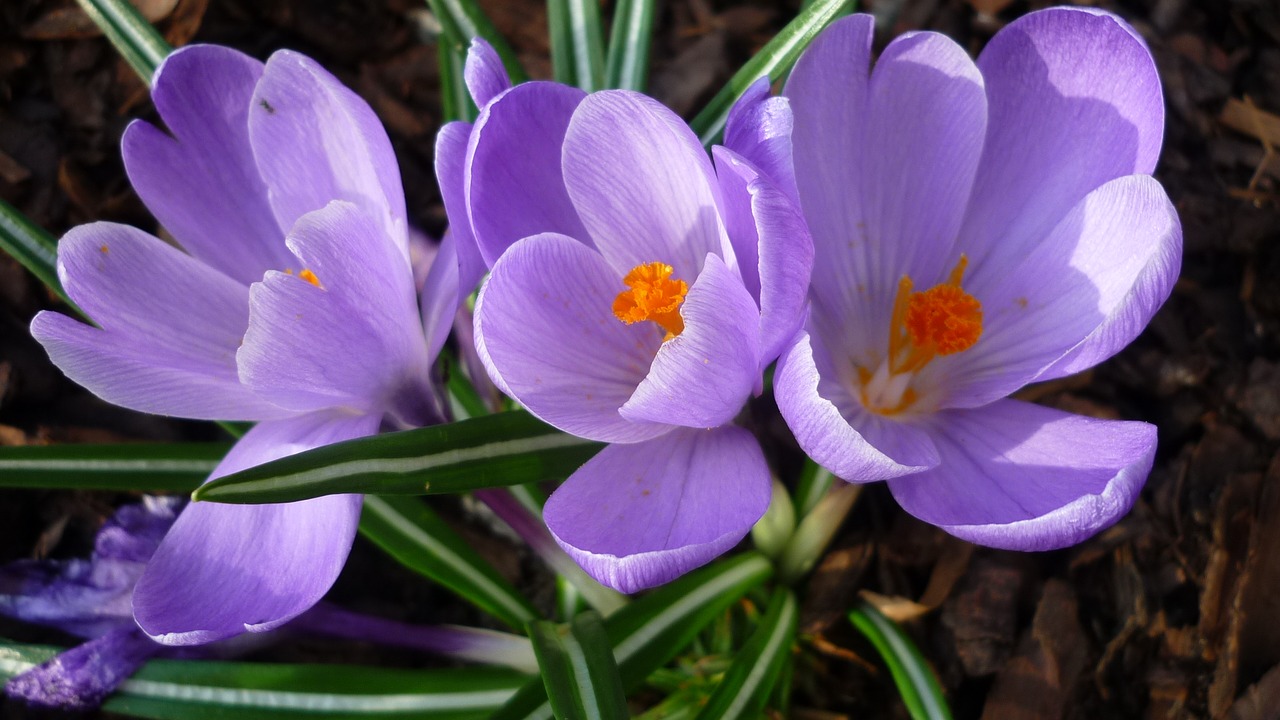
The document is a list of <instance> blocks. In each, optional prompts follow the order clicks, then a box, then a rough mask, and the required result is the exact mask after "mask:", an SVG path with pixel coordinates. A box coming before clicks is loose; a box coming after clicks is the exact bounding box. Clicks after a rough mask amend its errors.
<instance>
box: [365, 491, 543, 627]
mask: <svg viewBox="0 0 1280 720" xmlns="http://www.w3.org/2000/svg"><path fill="white" fill-rule="evenodd" d="M360 534H362V535H364V536H365V537H366V538H368V539H369V540H372V541H373V542H374V543H375V544H377V545H378V546H379V547H381V548H382V549H383V550H385V551H386V552H387V554H389V555H390V556H391V557H393V558H395V559H396V560H398V561H399V562H400V564H402V565H404V566H405V567H407V568H409V569H410V570H413V571H415V572H418V573H421V574H422V575H425V576H426V577H429V578H431V579H432V580H434V581H436V582H438V583H440V584H441V585H443V586H445V587H447V588H449V589H450V590H452V591H453V592H455V593H457V594H458V595H459V596H461V597H462V598H463V599H464V600H467V601H468V602H470V603H472V604H474V605H475V606H476V607H478V608H480V609H481V610H484V611H485V612H487V613H489V614H491V615H493V616H494V617H496V618H498V619H499V620H501V621H503V622H504V623H506V624H507V625H510V626H511V627H512V628H516V629H523V628H524V627H525V625H527V624H528V623H529V622H530V621H533V620H536V619H538V612H537V611H536V610H534V609H533V606H532V605H530V604H529V601H528V600H526V599H525V598H524V596H522V595H521V594H520V593H519V592H517V591H516V589H515V588H513V587H511V585H510V584H509V583H508V582H507V581H506V580H504V579H503V578H502V576H501V575H499V574H498V572H497V570H494V569H493V566H491V565H490V564H489V563H488V562H486V561H485V560H484V559H483V558H481V557H480V555H479V554H478V553H476V551H475V550H473V549H471V547H470V546H469V545H468V544H467V542H466V541H465V540H463V539H462V538H461V537H460V536H459V535H458V534H457V533H456V532H454V531H453V528H450V527H449V525H448V524H446V523H445V522H444V521H443V520H441V519H440V516H438V515H436V514H435V513H434V512H432V511H431V509H430V508H428V507H427V506H426V504H424V503H423V502H422V501H421V500H419V499H418V498H410V497H394V496H387V497H378V496H375V495H366V496H365V499H364V512H363V513H361V515H360Z"/></svg>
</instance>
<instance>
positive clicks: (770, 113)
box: [724, 78, 800, 204]
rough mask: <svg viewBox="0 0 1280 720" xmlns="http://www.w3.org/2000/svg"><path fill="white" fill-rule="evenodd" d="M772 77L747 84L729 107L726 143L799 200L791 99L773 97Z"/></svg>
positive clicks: (796, 201) (725, 134)
mask: <svg viewBox="0 0 1280 720" xmlns="http://www.w3.org/2000/svg"><path fill="white" fill-rule="evenodd" d="M769 92H770V88H769V79H768V78H760V79H759V80H757V81H755V82H754V83H752V84H751V87H749V88H747V91H746V92H744V93H743V94H742V97H740V98H738V102H736V103H734V104H733V107H732V108H730V110H729V118H728V120H727V121H726V122H725V127H724V146H725V147H727V148H728V149H730V150H732V151H733V152H735V153H737V154H738V155H741V156H742V157H744V158H746V159H747V160H749V161H750V162H751V164H752V165H755V166H756V167H758V168H760V171H761V172H763V173H764V174H765V175H766V176H767V177H768V178H769V179H770V180H772V181H773V182H774V184H775V185H777V186H778V188H779V189H780V190H782V191H783V192H785V193H786V194H787V197H789V198H791V200H792V201H794V202H795V203H797V204H799V202H800V198H799V195H798V194H797V191H796V173H795V168H794V165H793V162H792V159H791V128H792V126H793V124H794V121H793V118H792V116H791V101H789V100H788V99H787V98H785V97H770V95H769Z"/></svg>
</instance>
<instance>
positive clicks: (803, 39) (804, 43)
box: [689, 0, 854, 147]
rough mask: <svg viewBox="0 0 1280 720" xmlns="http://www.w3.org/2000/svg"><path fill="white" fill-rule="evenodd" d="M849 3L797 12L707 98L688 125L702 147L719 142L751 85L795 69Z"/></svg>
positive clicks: (830, 0)
mask: <svg viewBox="0 0 1280 720" xmlns="http://www.w3.org/2000/svg"><path fill="white" fill-rule="evenodd" d="M853 5H854V3H853V0H817V1H816V2H814V3H813V4H812V5H810V6H808V7H806V8H805V9H804V10H801V11H800V14H799V15H797V16H796V18H795V19H794V20H792V21H791V22H790V23H787V26H786V27H784V28H782V30H781V31H779V32H778V34H777V35H775V36H774V38H773V39H772V40H770V41H769V42H768V43H767V44H766V45H765V46H764V47H763V48H761V49H760V52H758V53H756V54H755V56H754V57H752V58H751V59H750V60H748V61H747V63H746V64H745V65H743V66H742V68H741V69H739V70H738V72H736V73H734V76H733V77H732V78H730V79H729V82H728V84H727V85H725V86H724V87H723V88H721V89H720V92H718V93H716V95H715V97H713V98H711V102H709V103H707V106H706V107H705V108H703V109H702V112H700V113H698V115H697V117H695V118H694V119H693V121H692V122H691V123H689V125H690V127H692V128H693V131H694V132H695V133H697V134H698V137H699V138H700V139H701V140H702V144H703V145H705V146H707V147H711V146H712V145H714V144H715V143H717V142H719V141H720V137H721V135H722V134H723V133H724V124H725V121H726V120H727V119H728V118H729V108H731V107H733V104H734V103H735V102H737V101H738V98H740V97H742V93H744V92H746V90H747V88H749V87H751V83H753V82H755V81H756V80H759V79H760V78H762V77H765V76H768V78H769V80H770V82H776V81H777V80H779V79H780V78H782V76H783V75H785V74H786V73H787V72H788V71H789V70H791V66H792V65H795V63H796V60H798V59H799V58H800V53H802V52H804V49H805V48H806V47H809V43H810V42H812V41H813V39H814V38H815V37H817V35H818V33H819V32H821V31H822V29H823V28H825V27H826V26H827V25H829V24H831V22H832V21H833V20H835V19H836V18H838V17H840V16H842V15H847V14H848V13H849V11H850V10H852V9H853Z"/></svg>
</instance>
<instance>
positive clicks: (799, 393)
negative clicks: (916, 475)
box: [773, 332, 938, 483]
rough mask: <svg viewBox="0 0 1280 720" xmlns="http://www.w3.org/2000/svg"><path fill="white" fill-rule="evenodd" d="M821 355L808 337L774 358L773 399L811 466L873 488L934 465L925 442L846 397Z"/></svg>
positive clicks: (843, 376) (842, 379) (843, 379)
mask: <svg viewBox="0 0 1280 720" xmlns="http://www.w3.org/2000/svg"><path fill="white" fill-rule="evenodd" d="M849 375H853V370H852V368H848V369H847V370H846V372H844V373H838V372H837V371H836V370H835V369H834V367H833V364H832V362H831V359H830V357H829V356H828V354H827V352H826V351H825V349H824V348H823V347H822V346H821V345H819V344H817V343H816V342H815V339H814V338H811V337H810V335H809V334H808V333H806V332H801V333H799V334H798V335H797V336H796V338H795V341H794V343H793V344H792V345H791V346H790V347H789V348H787V349H786V350H784V351H783V353H782V357H780V358H778V367H777V370H776V371H775V373H774V376H773V394H774V398H775V399H776V400H777V403H778V410H779V411H780V412H781V413H782V417H783V419H785V420H786V421H787V425H788V426H789V427H790V428H791V432H792V433H793V434H794V435H795V437H796V441H797V442H798V443H800V447H801V448H802V449H803V450H804V451H805V453H806V454H808V455H809V457H811V458H813V460H814V462H816V463H818V464H819V465H821V466H822V467H824V468H826V469H828V470H830V471H831V472H832V473H833V474H835V475H836V477H839V478H841V479H843V480H847V481H849V482H858V483H863V482H872V481H875V480H884V479H885V478H890V477H896V476H898V475H905V474H907V473H911V472H917V471H919V470H923V469H926V468H929V467H933V466H934V465H937V463H938V451H937V450H936V449H935V448H934V446H933V443H932V442H931V441H930V439H929V436H928V435H927V434H925V433H924V432H923V431H921V430H920V429H919V428H916V427H914V426H912V425H908V424H904V423H898V422H893V421H891V420H885V419H882V418H879V417H878V416H876V415H873V414H871V413H869V412H867V411H865V410H864V409H863V408H862V404H861V403H860V402H859V401H858V399H857V398H855V397H853V396H852V395H851V394H850V391H849V386H848V385H847V384H846V383H849V382H852V381H853V380H852V379H849V378H848V377H847V376H849Z"/></svg>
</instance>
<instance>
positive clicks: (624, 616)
mask: <svg viewBox="0 0 1280 720" xmlns="http://www.w3.org/2000/svg"><path fill="white" fill-rule="evenodd" d="M772 574H773V567H772V565H771V564H770V563H769V561H768V560H767V559H766V558H765V557H764V556H763V555H760V554H758V553H744V554H742V555H738V556H736V557H733V558H730V559H728V560H723V561H720V562H716V563H714V564H712V565H709V566H707V567H705V568H701V569H699V570H695V571H694V572H691V573H689V574H688V575H685V576H684V577H682V578H680V579H679V580H676V581H675V582H673V583H671V584H669V585H666V586H664V587H661V588H659V589H657V590H654V591H653V592H651V593H649V594H648V595H645V596H644V597H642V598H640V599H638V600H636V601H634V602H632V603H631V604H629V605H627V606H626V607H625V608H623V609H621V610H619V611H618V612H616V613H614V614H613V615H612V616H610V617H609V619H608V620H606V621H605V623H604V627H605V631H606V632H607V633H608V634H609V641H610V642H611V643H612V645H613V657H614V660H615V661H617V663H618V673H619V675H621V677H622V687H623V689H624V690H625V691H627V692H630V691H632V690H634V689H635V688H637V687H639V686H640V684H641V683H643V682H644V681H645V679H646V678H647V677H649V675H650V674H651V673H652V672H653V671H655V670H657V669H658V668H660V667H662V666H663V665H665V664H666V663H667V661H669V660H671V658H673V657H675V655H676V654H677V653H679V652H680V651H681V650H682V649H683V648H684V647H685V646H686V645H688V644H689V642H690V641H692V640H693V638H694V636H696V635H697V634H698V633H699V632H700V631H701V630H702V628H703V627H704V626H706V624H707V623H709V622H711V620H712V619H713V618H715V617H716V616H717V615H719V614H720V613H721V612H723V611H724V610H725V609H726V608H728V607H729V606H730V605H732V604H733V603H735V602H737V601H738V600H739V599H740V598H741V597H742V596H743V595H745V594H746V593H747V592H749V591H750V590H751V589H753V588H755V587H757V586H759V585H760V584H761V583H763V582H764V581H765V580H767V579H769V576H770V575H772ZM553 714H554V713H553V712H552V710H551V703H550V702H549V701H548V700H547V691H546V687H545V686H544V685H543V684H542V682H541V681H540V680H539V681H534V682H531V683H529V684H527V685H525V686H524V687H523V688H521V689H520V691H519V692H518V693H516V695H515V697H513V698H512V699H511V701H510V702H509V703H507V704H506V705H505V706H503V708H502V709H501V710H500V711H498V712H497V713H495V714H494V715H493V720H517V719H527V720H548V719H549V718H551V717H552V716H553Z"/></svg>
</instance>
